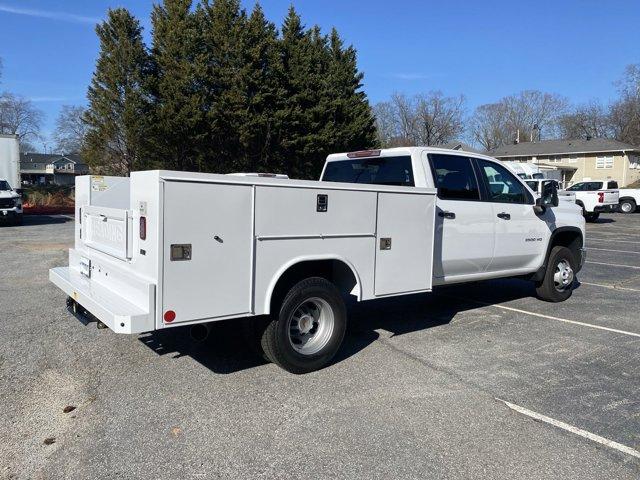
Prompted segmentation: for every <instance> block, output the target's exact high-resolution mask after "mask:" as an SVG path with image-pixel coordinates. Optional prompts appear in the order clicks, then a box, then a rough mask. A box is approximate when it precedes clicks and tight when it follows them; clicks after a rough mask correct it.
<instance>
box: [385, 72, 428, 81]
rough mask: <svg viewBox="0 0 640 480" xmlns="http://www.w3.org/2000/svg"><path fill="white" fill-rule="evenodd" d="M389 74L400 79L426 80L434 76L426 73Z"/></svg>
mask: <svg viewBox="0 0 640 480" xmlns="http://www.w3.org/2000/svg"><path fill="white" fill-rule="evenodd" d="M389 76H390V77H392V78H396V79H398V80H426V79H428V78H433V75H426V74H424V73H392V74H391V75H389Z"/></svg>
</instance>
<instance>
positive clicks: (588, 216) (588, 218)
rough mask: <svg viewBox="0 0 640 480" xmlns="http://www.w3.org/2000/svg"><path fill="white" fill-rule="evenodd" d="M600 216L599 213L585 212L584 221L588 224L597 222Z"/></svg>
mask: <svg viewBox="0 0 640 480" xmlns="http://www.w3.org/2000/svg"><path fill="white" fill-rule="evenodd" d="M599 216H600V213H599V212H585V213H584V219H585V220H586V221H587V222H595V221H596V220H597V219H598V217H599Z"/></svg>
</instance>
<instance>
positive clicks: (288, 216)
mask: <svg viewBox="0 0 640 480" xmlns="http://www.w3.org/2000/svg"><path fill="white" fill-rule="evenodd" d="M318 195H326V198H327V202H328V203H327V209H326V211H324V212H318V211H317V210H318V208H317V202H318ZM375 218H376V193H375V192H363V191H357V190H356V191H349V190H331V189H315V188H314V189H311V188H296V187H287V186H281V187H267V186H256V235H257V236H258V237H259V238H260V237H289V236H297V237H302V236H310V235H323V236H331V235H341V236H350V235H362V234H372V233H373V232H374V231H375Z"/></svg>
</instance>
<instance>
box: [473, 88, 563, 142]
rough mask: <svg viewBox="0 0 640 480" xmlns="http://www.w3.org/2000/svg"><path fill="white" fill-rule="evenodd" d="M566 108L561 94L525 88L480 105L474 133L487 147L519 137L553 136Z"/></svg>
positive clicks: (475, 117) (522, 140)
mask: <svg viewBox="0 0 640 480" xmlns="http://www.w3.org/2000/svg"><path fill="white" fill-rule="evenodd" d="M567 108H568V101H567V100H566V99H565V98H564V97H562V96H560V95H556V94H553V93H545V92H539V91H537V90H524V91H522V92H520V93H518V94H515V95H509V96H507V97H504V98H502V99H501V100H499V101H498V102H497V103H495V104H487V105H481V106H479V107H478V108H477V109H476V111H475V112H474V115H473V117H472V125H471V135H472V137H473V138H474V140H475V141H476V142H478V143H480V144H481V145H482V146H484V147H485V148H487V149H488V150H493V149H494V148H497V147H499V146H501V145H504V144H507V143H511V142H513V141H516V140H518V141H521V142H525V141H529V140H532V139H533V140H540V139H541V138H542V137H543V136H547V137H552V138H553V137H555V136H556V135H557V132H558V119H559V118H560V117H561V116H562V115H563V114H564V113H566V111H567Z"/></svg>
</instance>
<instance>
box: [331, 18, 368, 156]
mask: <svg viewBox="0 0 640 480" xmlns="http://www.w3.org/2000/svg"><path fill="white" fill-rule="evenodd" d="M328 48H329V55H330V61H329V67H328V71H327V73H326V75H325V79H326V86H325V93H324V95H323V97H324V100H325V102H326V105H325V106H323V109H324V110H325V111H326V113H327V114H328V116H329V119H328V121H327V123H326V126H327V129H326V131H325V134H324V137H325V145H327V146H328V147H329V148H330V149H331V150H332V151H349V150H356V149H363V148H368V147H372V146H375V144H376V135H375V133H376V132H375V118H374V116H373V113H372V111H371V107H370V105H369V102H368V100H367V97H366V94H365V93H364V92H363V91H362V79H363V78H364V75H363V74H362V73H361V72H359V71H358V66H357V60H356V51H355V49H354V48H353V47H352V46H350V47H348V48H346V49H345V48H344V45H343V42H342V39H341V38H340V36H339V34H338V31H337V30H336V29H335V28H334V29H332V31H331V34H330V35H329V41H328Z"/></svg>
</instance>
